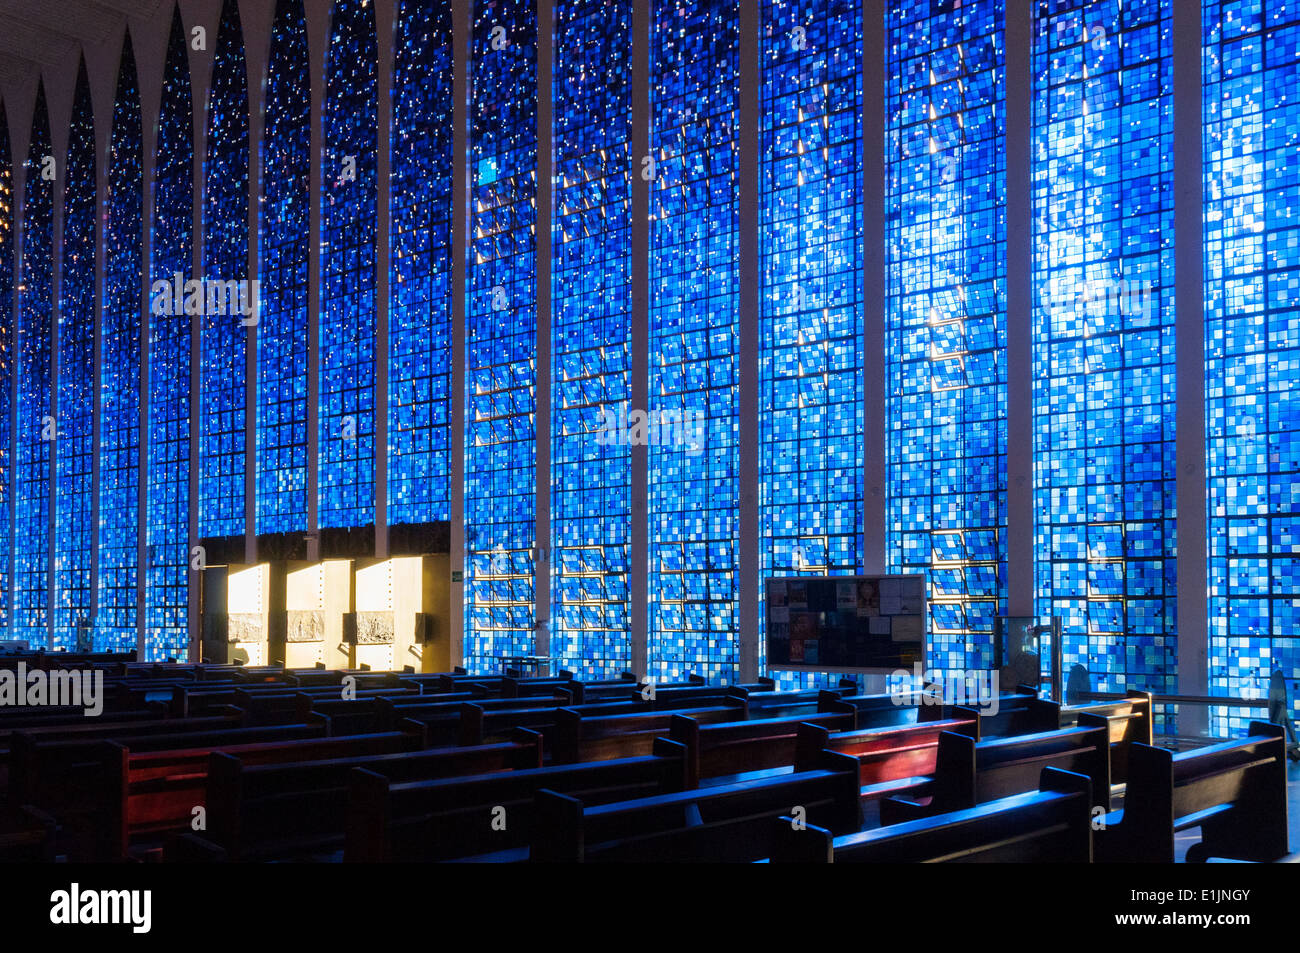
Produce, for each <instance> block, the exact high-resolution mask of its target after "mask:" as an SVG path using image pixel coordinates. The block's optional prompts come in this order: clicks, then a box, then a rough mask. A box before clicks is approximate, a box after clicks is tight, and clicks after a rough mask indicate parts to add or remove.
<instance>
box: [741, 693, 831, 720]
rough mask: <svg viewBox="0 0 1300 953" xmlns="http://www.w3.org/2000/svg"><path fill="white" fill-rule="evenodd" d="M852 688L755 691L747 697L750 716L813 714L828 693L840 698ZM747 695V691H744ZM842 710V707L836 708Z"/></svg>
mask: <svg viewBox="0 0 1300 953" xmlns="http://www.w3.org/2000/svg"><path fill="white" fill-rule="evenodd" d="M851 690H852V689H850V688H848V687H845V688H841V689H840V690H838V691H834V690H830V691H828V690H827V689H811V690H809V691H798V692H778V691H770V692H756V693H755V694H754V696H753V697H752V698H749V713H750V717H751V718H781V717H784V716H785V715H800V714H804V715H815V714H819V713H821V704H822V699H823V698H824V697H826V696H829V695H836V696H839V697H841V698H843V697H845V696H846V694H847V693H848V692H849V691H851ZM746 697H748V692H746ZM837 710H841V711H842V710H843V709H837Z"/></svg>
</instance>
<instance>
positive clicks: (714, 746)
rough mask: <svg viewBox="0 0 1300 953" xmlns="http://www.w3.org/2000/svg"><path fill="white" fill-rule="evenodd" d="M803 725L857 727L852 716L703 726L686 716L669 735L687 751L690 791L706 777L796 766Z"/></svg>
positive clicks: (676, 721) (673, 723) (679, 718)
mask: <svg viewBox="0 0 1300 953" xmlns="http://www.w3.org/2000/svg"><path fill="white" fill-rule="evenodd" d="M805 723H807V724H816V725H821V726H823V727H825V728H828V729H830V730H833V731H851V730H852V729H853V728H854V727H856V726H855V724H854V716H853V713H852V712H835V713H831V714H821V715H818V714H813V715H788V716H786V717H784V718H755V719H751V720H749V721H730V722H721V723H715V724H701V723H700V722H699V721H697V720H696V719H694V718H691V717H689V716H687V715H677V716H674V717H673V719H672V721H671V722H670V723H669V724H670V727H669V731H668V736H669V737H670V738H671V739H672V740H673V741H677V742H680V743H681V744H683V745H685V746H686V764H687V768H686V776H687V786H688V787H691V788H694V787H698V786H699V784H700V782H701V780H703V779H706V778H718V777H724V776H727V775H735V774H740V773H742V772H753V771H766V770H771V769H773V768H782V767H787V766H789V765H793V764H794V758H795V747H796V743H797V741H798V737H799V726H800V725H801V724H805Z"/></svg>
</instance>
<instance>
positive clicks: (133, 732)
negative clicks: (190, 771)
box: [6, 706, 245, 805]
mask: <svg viewBox="0 0 1300 953" xmlns="http://www.w3.org/2000/svg"><path fill="white" fill-rule="evenodd" d="M244 724H245V714H244V712H242V711H240V710H239V709H237V708H231V707H229V706H227V707H225V708H223V709H222V710H221V712H220V714H214V715H208V716H204V717H201V718H152V719H144V720H140V721H128V722H126V723H118V722H113V721H101V720H100V719H99V718H85V719H82V721H81V722H79V723H75V724H70V725H45V726H41V727H36V728H25V729H23V730H22V731H15V732H13V733H12V734H11V735H10V736H9V778H8V780H9V785H8V790H7V792H6V794H7V799H8V801H9V803H10V804H11V805H19V804H30V803H32V792H33V790H34V789H35V786H36V785H37V783H38V776H39V771H40V767H41V765H40V763H39V762H33V761H32V757H34V756H32V755H31V754H30V753H31V752H32V751H33V750H34V749H35V748H36V746H37V745H41V744H50V743H54V742H65V743H67V744H69V745H71V744H73V743H80V744H82V745H89V744H91V743H93V742H96V741H103V740H105V739H107V738H132V739H141V738H146V737H152V736H160V737H171V736H174V735H178V734H191V733H194V734H202V733H206V732H214V731H226V730H231V729H235V728H241V727H243V726H244ZM82 750H83V751H84V750H86V749H84V748H83V749H82ZM24 759H26V760H24Z"/></svg>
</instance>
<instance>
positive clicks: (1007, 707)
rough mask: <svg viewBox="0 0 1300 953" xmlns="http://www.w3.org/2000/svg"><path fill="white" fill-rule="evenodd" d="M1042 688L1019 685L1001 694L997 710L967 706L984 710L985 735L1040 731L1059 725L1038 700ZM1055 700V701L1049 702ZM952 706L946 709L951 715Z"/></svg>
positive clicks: (982, 726) (981, 731)
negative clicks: (1013, 689)
mask: <svg viewBox="0 0 1300 953" xmlns="http://www.w3.org/2000/svg"><path fill="white" fill-rule="evenodd" d="M1040 701H1041V699H1039V697H1038V690H1037V689H1036V688H1034V687H1033V686H1030V685H1017V686H1016V688H1015V691H1014V692H1011V693H1009V694H1003V695H999V696H998V705H997V711H996V712H994V711H993V709H992V707H991V706H990V707H989V708H982V707H980V706H978V705H972V704H971V703H970V702H967V703H966V705H965V706H963V707H966V708H975V709H976V710H977V711H978V712H979V713H980V737H981V738H1006V737H1010V736H1012V735H1024V734H1037V733H1039V732H1042V731H1051V730H1052V729H1053V728H1055V727H1057V726H1056V723H1055V721H1054V720H1053V719H1052V718H1051V717H1050V715H1049V714H1048V712H1049V709H1048V708H1046V707H1044V706H1043V705H1041V704H1038V702H1040ZM1049 704H1054V703H1049ZM949 710H950V706H947V705H945V706H944V707H943V709H942V711H943V712H944V717H949V714H948V712H949Z"/></svg>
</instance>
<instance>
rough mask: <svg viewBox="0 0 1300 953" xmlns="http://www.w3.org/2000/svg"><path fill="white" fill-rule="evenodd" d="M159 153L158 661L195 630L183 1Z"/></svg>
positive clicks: (154, 400) (189, 143) (151, 541)
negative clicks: (191, 625) (190, 623)
mask: <svg viewBox="0 0 1300 953" xmlns="http://www.w3.org/2000/svg"><path fill="white" fill-rule="evenodd" d="M154 155H155V161H154V207H153V223H152V228H153V242H152V243H151V245H150V257H151V259H152V260H151V261H150V263H149V280H150V285H151V289H150V297H149V302H150V308H149V352H148V355H149V362H148V363H149V369H148V374H149V401H148V423H149V430H148V432H149V437H148V439H149V447H148V463H149V479H148V481H147V487H148V488H147V490H146V497H145V512H146V520H145V541H146V543H147V544H148V550H147V551H148V554H149V562H148V565H147V566H146V567H145V618H144V640H145V641H144V652H145V658H146V659H147V660H150V661H153V660H161V659H166V658H169V657H181V656H183V655H184V652H185V647H186V642H187V640H188V635H189V632H188V627H187V610H188V607H189V589H188V580H187V574H188V564H189V534H188V532H187V530H188V526H189V511H190V503H189V500H190V493H189V483H190V439H189V433H190V373H189V369H190V316H189V315H188V314H186V313H185V309H184V308H176V307H175V302H176V295H175V291H176V289H175V285H176V283H177V282H181V283H182V287H183V285H184V282H185V281H188V280H189V278H190V275H191V272H192V270H193V264H194V104H193V99H192V96H191V91H190V65H189V45H188V43H187V42H186V33H185V28H184V26H183V25H182V23H181V15H180V10H179V9H177V10H176V11H175V13H174V14H173V16H172V26H171V34H170V37H169V39H168V41H167V60H166V65H165V66H164V72H163V88H162V102H161V104H160V107H159V116H158V141H157V144H156V146H155V152H154Z"/></svg>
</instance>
